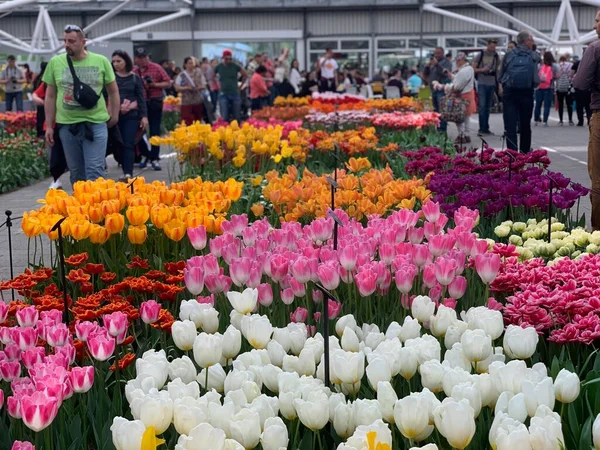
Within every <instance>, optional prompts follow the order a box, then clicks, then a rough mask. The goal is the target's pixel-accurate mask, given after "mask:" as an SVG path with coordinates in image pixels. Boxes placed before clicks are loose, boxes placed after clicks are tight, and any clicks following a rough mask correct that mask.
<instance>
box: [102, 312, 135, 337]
mask: <svg viewBox="0 0 600 450" xmlns="http://www.w3.org/2000/svg"><path fill="white" fill-rule="evenodd" d="M102 321H103V322H104V327H105V328H106V331H108V334H110V335H111V336H112V337H117V336H119V335H122V334H123V333H124V332H125V331H126V330H127V327H128V326H129V319H128V318H127V314H125V313H122V312H121V311H115V312H114V313H112V314H105V315H104V316H103V317H102Z"/></svg>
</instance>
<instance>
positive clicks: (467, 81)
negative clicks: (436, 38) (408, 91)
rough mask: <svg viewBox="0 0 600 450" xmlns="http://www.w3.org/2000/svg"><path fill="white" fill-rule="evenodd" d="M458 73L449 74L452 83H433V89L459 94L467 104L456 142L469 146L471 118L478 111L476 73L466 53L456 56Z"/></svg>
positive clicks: (447, 93)
mask: <svg viewBox="0 0 600 450" xmlns="http://www.w3.org/2000/svg"><path fill="white" fill-rule="evenodd" d="M455 63H456V68H457V71H456V73H455V74H454V75H453V74H447V76H448V78H449V79H450V80H451V82H450V83H446V84H441V83H439V82H437V81H434V82H433V88H434V89H435V90H436V91H443V92H444V94H446V95H452V94H458V95H459V96H460V97H461V98H462V99H463V100H466V102H467V108H466V111H465V120H464V121H463V122H461V123H457V124H456V128H457V130H458V133H459V135H458V137H457V138H456V140H455V143H456V144H468V143H470V142H471V136H470V131H471V130H470V124H471V116H472V115H473V113H474V112H475V111H476V110H477V105H476V104H475V90H474V87H475V84H474V83H475V71H474V69H473V67H472V66H471V65H469V63H468V61H467V55H465V53H464V52H458V54H457V55H456V60H455Z"/></svg>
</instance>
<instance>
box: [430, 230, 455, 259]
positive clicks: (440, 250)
mask: <svg viewBox="0 0 600 450" xmlns="http://www.w3.org/2000/svg"><path fill="white" fill-rule="evenodd" d="M454 242H455V240H454V238H453V237H452V236H451V235H449V234H437V235H435V236H431V238H430V239H429V251H430V252H431V254H432V255H433V256H434V257H436V258H437V257H438V256H441V255H445V254H446V253H448V252H449V251H450V250H452V248H453V247H454Z"/></svg>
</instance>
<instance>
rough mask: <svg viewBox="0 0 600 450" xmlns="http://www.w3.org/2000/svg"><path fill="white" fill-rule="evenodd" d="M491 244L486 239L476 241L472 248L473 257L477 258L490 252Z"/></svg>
mask: <svg viewBox="0 0 600 450" xmlns="http://www.w3.org/2000/svg"><path fill="white" fill-rule="evenodd" d="M489 246H490V244H488V241H486V240H485V239H476V240H475V241H474V242H473V246H472V247H471V253H470V255H471V257H472V258H475V257H476V256H477V255H482V254H484V253H485V252H487V251H488V248H489Z"/></svg>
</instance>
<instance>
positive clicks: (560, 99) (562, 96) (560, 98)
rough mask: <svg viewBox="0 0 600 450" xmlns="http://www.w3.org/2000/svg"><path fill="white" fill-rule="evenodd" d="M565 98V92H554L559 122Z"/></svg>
mask: <svg viewBox="0 0 600 450" xmlns="http://www.w3.org/2000/svg"><path fill="white" fill-rule="evenodd" d="M566 99H567V93H566V92H556V102H557V103H558V120H560V123H562V121H563V111H564V105H563V103H564V102H565V100H566Z"/></svg>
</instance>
